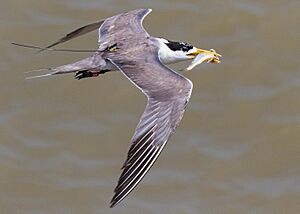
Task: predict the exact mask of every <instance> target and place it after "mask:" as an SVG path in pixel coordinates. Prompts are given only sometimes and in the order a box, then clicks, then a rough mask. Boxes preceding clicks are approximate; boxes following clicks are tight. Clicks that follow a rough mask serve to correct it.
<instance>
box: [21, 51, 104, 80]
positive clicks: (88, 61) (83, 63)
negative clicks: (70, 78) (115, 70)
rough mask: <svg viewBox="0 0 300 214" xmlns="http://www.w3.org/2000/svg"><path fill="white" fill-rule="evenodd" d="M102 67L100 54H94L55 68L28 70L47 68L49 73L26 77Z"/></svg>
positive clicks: (99, 68)
mask: <svg viewBox="0 0 300 214" xmlns="http://www.w3.org/2000/svg"><path fill="white" fill-rule="evenodd" d="M101 67H103V59H102V58H101V57H100V56H98V57H97V56H96V55H92V56H90V57H88V58H85V59H82V60H79V61H77V62H74V63H70V64H66V65H62V66H58V67H55V68H48V69H38V70H33V71H28V72H27V73H29V72H34V71H38V72H39V71H43V70H47V71H48V73H46V74H41V75H36V76H31V77H27V78H26V79H35V78H39V77H47V76H53V75H58V74H68V73H75V72H78V71H83V70H96V71H97V70H101Z"/></svg>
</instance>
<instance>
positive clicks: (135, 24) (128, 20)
mask: <svg viewBox="0 0 300 214" xmlns="http://www.w3.org/2000/svg"><path fill="white" fill-rule="evenodd" d="M150 12H151V9H138V10H133V11H129V12H126V13H121V14H119V15H116V16H113V17H110V18H107V19H103V20H100V21H97V22H94V23H91V24H88V25H85V26H82V27H80V28H78V29H76V30H74V31H72V32H70V33H68V34H67V35H66V36H64V37H62V38H60V39H59V40H57V41H56V42H54V43H52V44H50V45H48V46H47V47H45V49H42V50H41V51H43V50H46V49H48V48H52V47H54V46H56V45H58V44H61V43H64V42H67V41H69V40H71V39H74V38H76V37H79V36H82V35H84V34H87V33H89V32H91V31H94V30H96V29H99V42H100V38H102V39H104V40H105V39H107V38H109V37H108V36H109V35H112V34H118V33H119V32H120V31H121V30H122V29H123V30H125V31H126V29H127V30H128V27H130V28H132V30H133V32H134V33H141V32H146V31H145V30H144V28H143V26H142V21H143V19H144V18H145V16H146V15H147V14H148V13H150ZM127 24H131V25H130V26H127ZM122 35H124V36H125V34H124V33H123V34H122Z"/></svg>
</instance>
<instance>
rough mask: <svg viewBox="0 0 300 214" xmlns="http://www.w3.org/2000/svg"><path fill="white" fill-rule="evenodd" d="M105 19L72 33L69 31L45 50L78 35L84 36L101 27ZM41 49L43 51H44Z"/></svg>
mask: <svg viewBox="0 0 300 214" xmlns="http://www.w3.org/2000/svg"><path fill="white" fill-rule="evenodd" d="M103 22H104V20H100V21H97V22H94V23H91V24H88V25H85V26H82V27H80V28H78V29H76V30H74V31H72V32H70V33H68V34H67V35H66V36H64V37H62V38H60V39H59V40H57V41H56V42H54V43H52V44H51V45H48V46H47V47H45V49H43V50H46V49H48V48H52V47H54V46H56V45H58V44H61V43H64V42H67V41H69V40H71V39H74V38H76V37H78V36H82V35H84V34H87V33H89V32H91V31H94V30H96V29H99V28H100V26H101V25H102V24H103ZM43 50H41V51H43Z"/></svg>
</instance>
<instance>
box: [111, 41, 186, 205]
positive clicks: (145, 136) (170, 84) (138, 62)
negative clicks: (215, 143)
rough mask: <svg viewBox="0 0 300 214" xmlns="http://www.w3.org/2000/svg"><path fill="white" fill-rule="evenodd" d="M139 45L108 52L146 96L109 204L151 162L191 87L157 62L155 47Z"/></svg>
mask: <svg viewBox="0 0 300 214" xmlns="http://www.w3.org/2000/svg"><path fill="white" fill-rule="evenodd" d="M148 47H149V46H148ZM140 48H141V50H145V51H144V52H142V51H135V52H131V53H132V54H134V55H135V57H133V56H131V54H129V53H128V52H126V55H125V53H122V51H116V52H117V53H115V54H114V53H111V54H109V55H110V57H109V60H110V61H111V62H112V63H113V64H114V65H115V66H116V67H118V68H119V69H120V70H121V71H122V72H123V73H124V75H125V76H126V77H128V79H129V80H130V81H131V82H132V83H133V84H135V85H136V86H137V87H138V88H139V89H140V90H141V91H142V92H143V93H144V94H146V96H147V98H148V103H147V106H146V109H145V111H144V113H143V115H142V116H141V119H140V122H139V123H138V126H137V127H136V130H135V133H134V135H133V138H132V140H131V143H132V145H131V147H130V149H129V152H128V155H127V159H126V161H125V163H124V166H123V168H122V169H123V171H122V174H121V176H120V178H119V181H118V184H117V187H116V188H115V191H114V192H115V194H114V196H113V198H112V200H111V207H113V206H115V205H116V204H118V203H119V202H120V201H121V200H122V199H124V198H125V197H126V196H127V195H128V194H129V193H130V192H131V191H132V190H133V189H134V188H135V187H136V185H137V184H138V183H139V182H140V181H141V179H142V178H143V177H144V176H145V174H146V173H147V172H148V170H149V169H150V167H151V166H152V165H153V163H154V162H155V160H156V159H157V157H158V156H159V154H160V153H161V151H162V149H163V148H164V146H165V145H166V143H167V141H168V139H169V137H170V135H171V134H172V133H173V132H174V130H175V128H176V127H177V125H178V123H179V122H180V120H181V118H182V116H183V113H184V110H185V106H186V104H187V102H188V100H189V97H190V94H191V91H192V83H191V81H190V80H188V79H186V78H185V77H183V76H181V75H179V74H177V73H175V72H174V71H172V70H170V69H169V68H167V67H166V66H164V65H163V64H162V63H161V62H160V60H159V59H158V54H157V49H156V48H153V46H152V47H149V49H145V47H143V46H142V47H140ZM135 50H136V49H135Z"/></svg>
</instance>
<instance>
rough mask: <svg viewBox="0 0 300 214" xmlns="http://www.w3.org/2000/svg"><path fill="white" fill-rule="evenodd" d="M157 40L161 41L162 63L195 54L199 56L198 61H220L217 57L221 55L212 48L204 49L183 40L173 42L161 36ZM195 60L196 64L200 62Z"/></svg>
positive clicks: (191, 56)
mask: <svg viewBox="0 0 300 214" xmlns="http://www.w3.org/2000/svg"><path fill="white" fill-rule="evenodd" d="M159 40H160V42H161V47H160V50H159V56H160V60H161V61H162V62H163V63H164V64H170V63H176V62H179V61H184V60H189V59H194V58H195V57H197V56H198V58H199V57H200V56H201V60H202V61H201V62H200V63H202V62H204V61H207V62H213V63H219V62H220V60H219V57H221V55H220V54H218V53H216V52H215V51H214V50H213V49H211V50H204V49H200V48H196V47H194V46H193V45H191V44H188V43H185V42H174V41H170V40H167V39H163V38H159ZM195 60H196V59H195ZM197 61H198V63H197V64H200V63H199V60H198V59H197ZM193 62H194V61H193Z"/></svg>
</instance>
